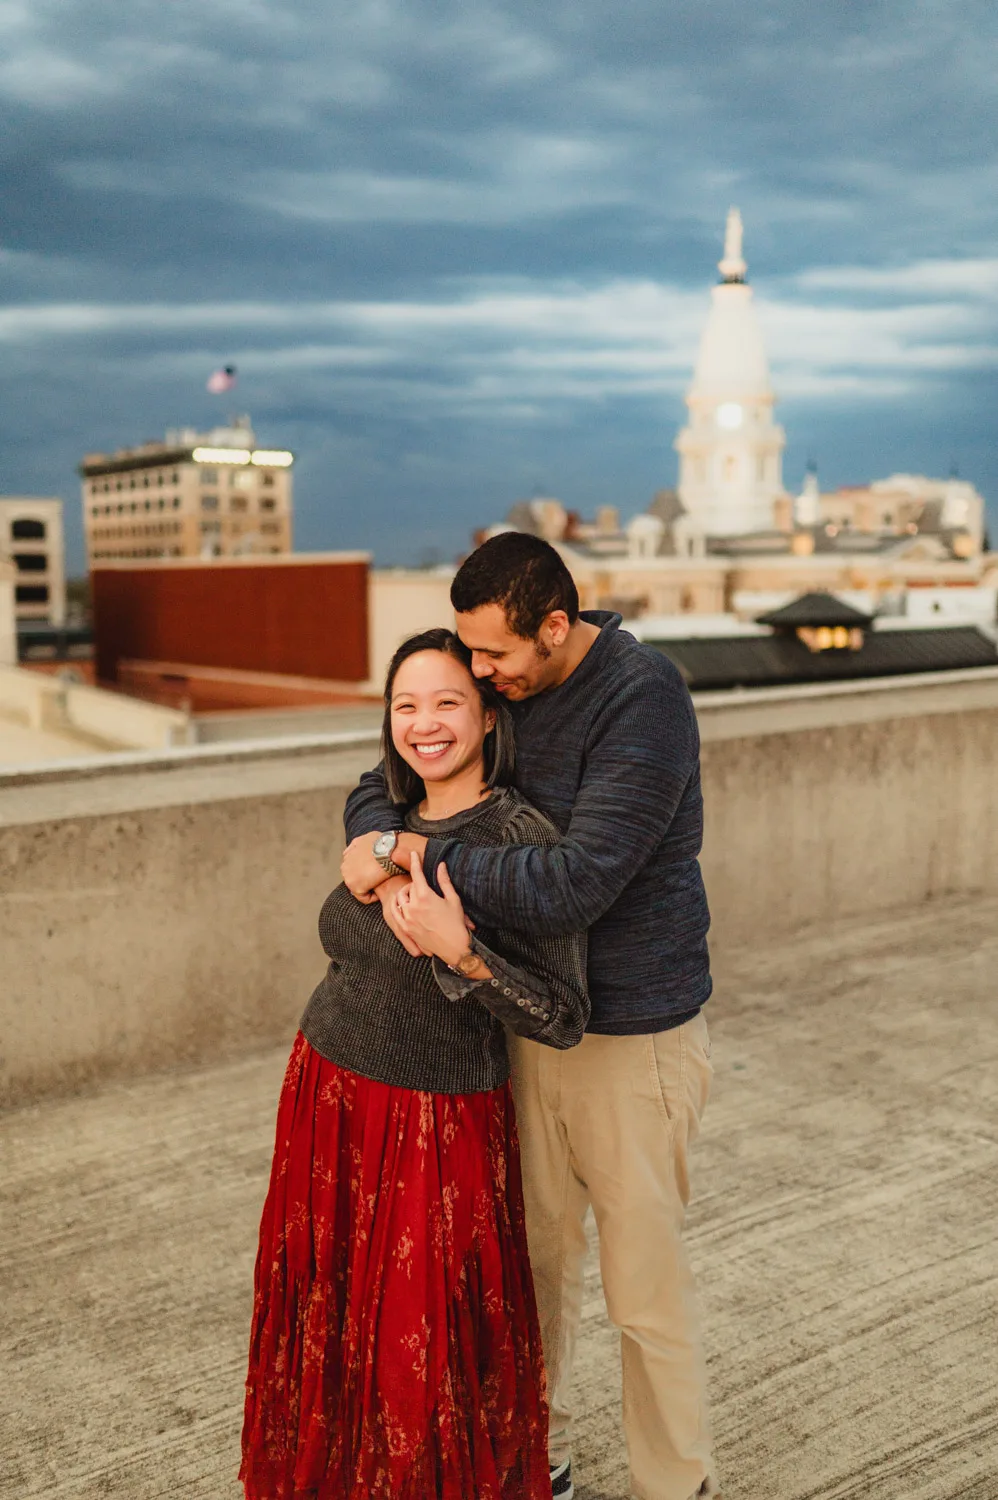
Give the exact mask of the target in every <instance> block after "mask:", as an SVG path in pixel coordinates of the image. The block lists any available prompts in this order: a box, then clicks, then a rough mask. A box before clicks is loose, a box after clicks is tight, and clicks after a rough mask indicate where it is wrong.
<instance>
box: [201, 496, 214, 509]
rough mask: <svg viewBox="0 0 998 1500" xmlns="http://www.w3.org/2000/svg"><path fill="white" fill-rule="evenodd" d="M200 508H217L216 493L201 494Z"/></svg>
mask: <svg viewBox="0 0 998 1500" xmlns="http://www.w3.org/2000/svg"><path fill="white" fill-rule="evenodd" d="M201 509H202V510H217V509H218V496H217V495H202V496H201Z"/></svg>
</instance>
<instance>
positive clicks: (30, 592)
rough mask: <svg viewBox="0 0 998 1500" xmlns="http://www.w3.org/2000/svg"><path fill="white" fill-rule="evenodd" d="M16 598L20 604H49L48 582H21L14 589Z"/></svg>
mask: <svg viewBox="0 0 998 1500" xmlns="http://www.w3.org/2000/svg"><path fill="white" fill-rule="evenodd" d="M14 598H15V600H16V602H17V603H18V604H47V603H48V602H49V590H48V584H47V583H19V584H18V585H17V588H16V589H15V590H14Z"/></svg>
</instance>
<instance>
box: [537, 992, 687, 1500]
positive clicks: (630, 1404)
mask: <svg viewBox="0 0 998 1500" xmlns="http://www.w3.org/2000/svg"><path fill="white" fill-rule="evenodd" d="M510 1044H511V1045H510V1053H511V1057H512V1062H513V1087H514V1089H515V1093H516V1110H517V1119H518V1122H519V1133H520V1146H521V1150H522V1153H523V1177H524V1192H525V1195H526V1206H527V1235H528V1240H529V1244H530V1260H531V1265H532V1267H533V1273H534V1285H535V1288H536V1293H537V1305H538V1311H539V1313H540V1321H541V1334H542V1337H543V1340H544V1357H545V1361H546V1363H547V1370H548V1396H549V1400H550V1405H551V1428H550V1456H551V1462H552V1464H557V1463H561V1462H562V1461H563V1460H564V1459H566V1458H568V1457H569V1455H570V1453H571V1444H572V1416H571V1410H570V1407H569V1403H568V1392H569V1383H570V1380H571V1374H572V1357H573V1354H574V1349H575V1340H576V1335H577V1332H578V1324H579V1315H580V1311H581V1305H582V1279H583V1259H584V1257H585V1253H586V1236H585V1230H584V1227H583V1221H584V1219H585V1214H586V1209H587V1207H588V1206H589V1204H592V1207H593V1212H594V1214H595V1217H596V1225H597V1228H598V1230H599V1248H600V1272H601V1275H602V1280H603V1292H604V1296H605V1297H606V1307H607V1312H608V1314H609V1316H610V1318H611V1320H612V1321H613V1322H614V1323H615V1324H616V1326H617V1327H618V1328H619V1329H620V1354H621V1365H622V1372H623V1388H624V1432H625V1436H626V1439H627V1449H628V1457H629V1461H630V1468H631V1486H632V1489H633V1491H634V1494H635V1495H636V1496H637V1497H638V1500H688V1497H690V1496H692V1495H694V1494H696V1493H697V1491H698V1489H699V1486H700V1485H701V1484H704V1490H703V1493H704V1494H712V1493H714V1487H713V1481H712V1472H713V1471H712V1464H711V1452H710V1435H709V1431H708V1422H707V1399H706V1371H705V1364H704V1356H703V1347H702V1343H701V1337H700V1327H699V1319H698V1314H697V1305H696V1288H695V1285H694V1281H693V1273H692V1271H691V1268H690V1264H689V1260H688V1259H687V1255H686V1250H685V1248H684V1245H683V1241H682V1228H683V1220H684V1217H685V1211H686V1205H687V1203H688V1201H689V1176H688V1172H687V1155H688V1150H689V1146H690V1144H691V1142H692V1141H693V1140H694V1139H695V1137H696V1135H697V1133H698V1130H699V1128H700V1117H701V1115H702V1114H703V1110H704V1106H705V1104H706V1102H707V1095H708V1093H709V1090H710V1079H711V1066H710V1043H709V1041H708V1037H707V1024H706V1021H705V1020H704V1018H703V1016H702V1015H700V1016H697V1017H696V1018H695V1019H694V1020H692V1021H689V1022H687V1024H686V1025H685V1026H678V1027H676V1028H675V1029H673V1030H671V1031H661V1032H658V1033H656V1034H655V1035H652V1036H595V1035H587V1036H585V1037H584V1038H583V1040H582V1042H581V1044H580V1045H579V1046H578V1047H573V1048H572V1049H571V1050H570V1051H567V1052H556V1051H555V1050H554V1049H553V1048H551V1047H543V1046H541V1045H540V1044H539V1043H537V1042H529V1041H525V1040H523V1039H521V1038H518V1037H511V1038H510Z"/></svg>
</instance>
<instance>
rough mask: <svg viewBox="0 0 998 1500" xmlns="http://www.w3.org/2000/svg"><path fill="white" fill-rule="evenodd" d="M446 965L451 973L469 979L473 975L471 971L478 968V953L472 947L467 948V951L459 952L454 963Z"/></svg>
mask: <svg viewBox="0 0 998 1500" xmlns="http://www.w3.org/2000/svg"><path fill="white" fill-rule="evenodd" d="M447 967H448V969H450V970H451V972H452V973H453V974H460V976H461V978H462V979H471V978H473V977H474V975H473V971H474V970H475V969H477V968H478V954H477V953H476V952H475V950H474V949H473V948H469V949H468V951H467V953H462V954H461V957H460V958H459V959H458V961H457V963H456V964H448V965H447Z"/></svg>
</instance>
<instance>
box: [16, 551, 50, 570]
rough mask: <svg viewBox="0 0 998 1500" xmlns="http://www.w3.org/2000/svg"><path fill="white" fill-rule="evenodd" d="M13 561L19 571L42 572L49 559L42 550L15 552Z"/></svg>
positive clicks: (46, 568)
mask: <svg viewBox="0 0 998 1500" xmlns="http://www.w3.org/2000/svg"><path fill="white" fill-rule="evenodd" d="M14 563H15V565H16V567H17V571H18V572H19V573H44V572H46V571H47V570H48V565H49V560H48V558H47V557H46V556H45V553H44V552H15V553H14Z"/></svg>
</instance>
